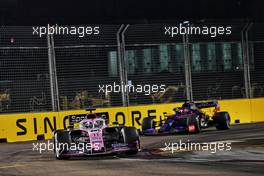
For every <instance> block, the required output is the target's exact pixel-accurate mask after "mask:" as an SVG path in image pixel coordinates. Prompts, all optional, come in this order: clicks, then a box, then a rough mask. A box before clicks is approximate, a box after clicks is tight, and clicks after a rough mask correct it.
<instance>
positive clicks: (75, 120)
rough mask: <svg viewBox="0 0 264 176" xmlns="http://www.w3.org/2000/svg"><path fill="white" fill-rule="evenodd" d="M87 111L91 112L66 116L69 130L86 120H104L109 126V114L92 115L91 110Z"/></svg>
mask: <svg viewBox="0 0 264 176" xmlns="http://www.w3.org/2000/svg"><path fill="white" fill-rule="evenodd" d="M93 110H95V109H93ZM87 111H90V112H89V113H87V114H74V115H68V116H66V117H65V118H67V119H68V120H69V128H73V127H74V125H75V124H77V123H80V122H81V121H82V120H84V119H94V118H102V119H104V120H105V122H106V124H109V114H108V112H98V113H92V111H91V109H89V110H87Z"/></svg>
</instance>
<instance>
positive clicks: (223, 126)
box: [214, 112, 231, 130]
mask: <svg viewBox="0 0 264 176" xmlns="http://www.w3.org/2000/svg"><path fill="white" fill-rule="evenodd" d="M214 120H215V124H216V126H215V127H216V129H217V130H228V129H230V121H231V118H230V115H229V113H228V112H218V113H216V114H215V116H214Z"/></svg>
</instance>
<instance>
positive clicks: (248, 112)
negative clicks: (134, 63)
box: [0, 98, 264, 142]
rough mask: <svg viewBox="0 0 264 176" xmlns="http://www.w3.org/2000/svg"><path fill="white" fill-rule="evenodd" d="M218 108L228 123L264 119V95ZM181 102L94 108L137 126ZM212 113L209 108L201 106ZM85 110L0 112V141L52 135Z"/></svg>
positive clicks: (227, 101) (23, 139)
mask: <svg viewBox="0 0 264 176" xmlns="http://www.w3.org/2000/svg"><path fill="white" fill-rule="evenodd" d="M219 104H220V106H221V111H228V112H229V113H230V116H231V123H235V122H236V123H253V122H262V121H264V115H263V114H264V108H263V107H264V98H257V99H238V100H221V101H219ZM178 106H181V103H176V104H175V103H173V104H159V105H145V106H130V107H113V108H98V109H97V110H96V112H108V114H109V121H110V123H112V122H114V121H118V122H119V123H120V124H125V125H127V126H135V127H136V128H140V126H141V121H142V119H143V118H144V117H147V116H152V117H154V118H156V119H157V120H159V119H160V118H163V117H164V115H163V114H164V113H167V114H172V113H173V108H174V107H178ZM205 111H206V112H207V113H212V108H208V109H207V110H205ZM85 113H87V112H86V111H85V110H72V111H62V112H41V113H21V114H20V113H18V114H4V115H0V141H7V142H18V141H30V140H36V139H40V138H45V139H50V138H52V131H53V130H54V129H63V128H65V127H67V126H68V119H67V117H66V116H68V115H74V114H85Z"/></svg>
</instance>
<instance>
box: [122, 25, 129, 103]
mask: <svg viewBox="0 0 264 176" xmlns="http://www.w3.org/2000/svg"><path fill="white" fill-rule="evenodd" d="M128 27H129V24H127V25H126V26H125V28H124V30H123V31H122V32H121V42H122V43H121V51H122V53H123V55H122V61H123V74H124V82H125V84H126V85H127V84H128V79H127V66H126V47H125V46H126V43H125V32H126V30H127V29H128ZM125 99H126V106H128V105H129V92H128V91H127V90H126V91H125Z"/></svg>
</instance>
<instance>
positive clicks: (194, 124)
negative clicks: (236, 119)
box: [141, 101, 230, 135]
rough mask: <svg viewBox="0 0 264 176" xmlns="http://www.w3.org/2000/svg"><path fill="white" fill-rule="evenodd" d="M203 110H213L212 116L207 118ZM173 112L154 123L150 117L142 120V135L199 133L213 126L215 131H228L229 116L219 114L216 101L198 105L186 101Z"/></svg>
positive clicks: (225, 113) (223, 113)
mask: <svg viewBox="0 0 264 176" xmlns="http://www.w3.org/2000/svg"><path fill="white" fill-rule="evenodd" d="M203 108H214V110H213V112H214V113H213V115H212V116H209V115H208V114H206V113H205V112H203V111H202V110H201V109H203ZM173 110H174V112H175V113H174V114H173V115H168V116H165V119H164V120H160V121H155V120H154V119H153V118H150V117H146V118H144V119H143V121H142V131H141V132H142V134H143V135H155V134H159V133H170V134H175V133H179V132H187V133H199V132H200V131H201V130H202V129H204V128H208V127H211V126H215V127H216V129H217V130H228V129H230V115H229V113H228V112H220V106H219V104H218V102H217V101H208V102H200V103H194V102H190V101H186V102H185V103H184V104H183V105H182V107H177V108H174V109H173ZM158 127H159V128H158Z"/></svg>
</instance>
